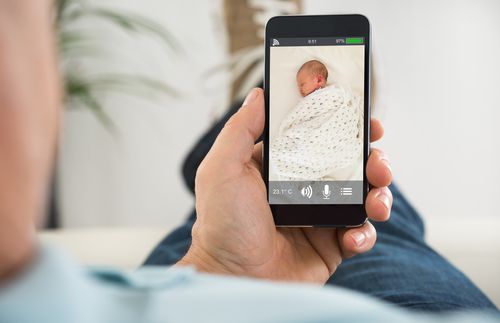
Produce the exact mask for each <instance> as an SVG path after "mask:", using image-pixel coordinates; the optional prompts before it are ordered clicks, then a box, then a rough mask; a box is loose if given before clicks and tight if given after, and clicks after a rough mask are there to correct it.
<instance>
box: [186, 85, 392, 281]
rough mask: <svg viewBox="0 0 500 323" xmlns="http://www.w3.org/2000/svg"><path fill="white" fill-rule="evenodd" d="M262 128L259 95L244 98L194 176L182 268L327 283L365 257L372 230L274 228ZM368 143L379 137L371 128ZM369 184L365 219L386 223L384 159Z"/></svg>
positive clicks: (371, 168) (373, 163) (371, 166)
mask: <svg viewBox="0 0 500 323" xmlns="http://www.w3.org/2000/svg"><path fill="white" fill-rule="evenodd" d="M263 128H264V99H263V93H262V90H261V89H254V90H252V92H251V93H250V94H249V95H248V97H247V99H246V100H245V102H244V103H243V106H242V107H241V109H240V110H239V111H238V112H237V113H236V114H235V115H234V116H233V117H232V118H231V119H230V120H229V121H228V122H227V123H226V125H225V127H224V129H223V130H222V131H221V133H220V134H219V136H218V137H217V140H216V141H215V143H214V145H213V146H212V149H211V150H210V152H209V153H208V154H207V156H206V157H205V159H204V160H203V162H202V163H201V165H200V167H199V168H198V171H197V176H196V185H195V191H196V211H197V215H198V217H197V220H196V222H195V224H194V226H193V231H192V236H193V240H192V245H191V248H190V249H189V251H188V253H187V254H186V256H185V257H184V258H183V259H182V260H181V261H180V262H179V263H178V264H179V265H185V264H193V265H195V266H196V267H197V268H198V269H199V270H202V271H207V272H213V273H226V274H233V275H243V276H252V277H258V278H266V279H276V280H291V281H310V282H318V283H325V282H326V281H327V279H328V278H329V277H330V276H331V275H332V274H333V273H334V272H335V270H336V269H337V267H338V266H339V265H340V263H341V262H342V259H343V258H348V257H351V256H353V255H355V254H358V253H362V252H366V251H368V250H370V249H371V248H372V247H373V245H374V244H375V240H376V232H375V228H374V227H373V226H372V225H371V224H370V222H366V223H365V224H364V225H363V226H361V227H359V228H351V229H335V228H276V227H275V225H274V222H273V217H272V214H271V210H270V208H269V204H268V202H267V198H266V187H265V184H264V181H263V180H262V176H261V173H260V170H261V162H262V160H261V159H262V157H261V156H262V144H261V143H259V144H257V145H255V146H254V142H255V140H256V139H257V138H258V137H259V136H260V135H261V133H262V131H263ZM371 129H372V130H371V131H372V133H371V140H372V141H375V140H378V139H380V138H381V137H382V134H383V130H382V126H381V125H380V123H379V122H378V121H376V120H372V121H371ZM366 172H367V177H368V180H369V182H370V184H371V185H372V186H373V188H372V189H371V190H370V192H369V194H368V197H367V200H366V212H367V214H368V216H369V218H370V219H373V220H375V221H386V220H387V219H388V218H389V214H390V209H391V205H392V195H391V192H390V190H389V189H388V188H387V186H388V185H389V184H390V182H391V180H392V174H391V168H390V165H389V163H388V160H387V158H386V157H385V155H384V154H383V153H382V152H381V151H379V150H375V149H374V150H372V153H371V154H370V157H369V159H368V164H367V169H366Z"/></svg>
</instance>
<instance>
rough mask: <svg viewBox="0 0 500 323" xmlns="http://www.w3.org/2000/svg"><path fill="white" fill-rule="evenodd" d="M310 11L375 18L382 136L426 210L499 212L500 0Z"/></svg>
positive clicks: (400, 175)
mask: <svg viewBox="0 0 500 323" xmlns="http://www.w3.org/2000/svg"><path fill="white" fill-rule="evenodd" d="M305 11H306V12H307V13H330V12H331V13H333V12H344V13H353V12H354V13H362V14H365V15H366V16H368V18H369V19H370V21H371V24H372V34H373V42H372V43H373V53H374V61H375V67H376V74H377V75H378V80H377V81H378V83H377V86H378V87H379V91H378V92H377V94H378V95H379V100H377V103H376V107H375V111H374V115H375V116H378V117H380V118H382V120H383V122H384V125H385V128H386V135H385V137H384V139H383V140H382V141H381V143H380V144H377V145H378V146H379V147H382V148H383V149H385V150H386V151H387V153H388V154H389V156H390V157H391V160H392V166H393V172H394V177H395V180H396V182H397V183H399V184H400V187H401V188H402V189H403V190H404V191H405V192H406V193H407V196H408V197H409V198H410V200H411V201H412V202H413V203H414V204H415V206H416V207H417V208H418V209H419V210H420V211H421V212H422V214H423V216H424V217H435V216H439V217H441V216H448V217H467V218H470V217H475V218H477V217H487V216H499V214H500V210H499V209H498V203H497V200H498V196H499V194H500V189H499V186H498V183H499V182H500V170H499V169H500V168H499V165H500V144H499V142H498V141H499V139H500V127H499V126H498V123H499V121H500V91H499V89H498V87H499V86H500V60H499V57H500V36H499V31H500V2H499V1H496V0H477V1H472V0H470V1H465V0H461V1H455V0H444V1H431V0H419V1H416V0H412V1H398V0H384V1H370V0H351V1H340V0H333V1H312V0H311V1H306V8H305ZM478 221H480V220H478ZM456 238H457V239H458V238H460V237H456Z"/></svg>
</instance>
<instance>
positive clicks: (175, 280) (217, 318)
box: [0, 247, 500, 323]
mask: <svg viewBox="0 0 500 323" xmlns="http://www.w3.org/2000/svg"><path fill="white" fill-rule="evenodd" d="M423 321H426V322H440V323H443V322H478V323H479V322H500V317H499V316H498V315H495V314H491V313H490V314H487V313H455V314H452V315H447V316H430V315H424V314H416V313H413V312H408V311H405V310H403V309H400V308H397V307H395V306H393V305H390V304H387V303H383V302H381V301H378V300H376V299H373V298H370V297H367V296H364V295H362V294H359V293H356V292H353V291H349V290H345V289H341V288H334V287H321V286H317V285H310V284H298V283H276V282H271V281H264V280H255V279H248V278H237V277H228V276H220V275H209V274H203V273H198V272H196V271H195V269H194V268H189V267H183V268H177V267H171V268H168V267H145V268H140V269H138V270H136V271H133V272H127V271H120V270H114V269H106V268H100V269H98V268H94V269H92V270H88V269H84V268H82V267H81V266H79V265H78V264H76V263H75V262H73V261H72V260H71V259H70V258H69V257H67V256H66V255H65V254H64V253H62V252H60V251H58V250H56V249H53V248H49V247H42V248H40V252H39V255H38V257H37V259H36V260H35V261H34V263H33V264H32V266H31V267H30V268H28V269H27V270H26V271H25V272H24V273H21V274H20V275H19V276H18V277H17V278H16V279H15V280H14V281H11V282H9V283H6V284H4V285H3V286H1V288H0V322H1V323H10V322H15V323H24V322H51V323H57V322H65V323H68V322H72V323H79V322H82V323H83V322H85V323H89V322H91V323H100V322H106V323H110V322H120V323H127V322H217V323H224V322H231V323H233V322H423Z"/></svg>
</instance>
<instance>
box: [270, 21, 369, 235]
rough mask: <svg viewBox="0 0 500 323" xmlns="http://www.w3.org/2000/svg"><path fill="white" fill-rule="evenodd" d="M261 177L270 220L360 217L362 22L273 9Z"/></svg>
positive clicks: (365, 57) (363, 184)
mask: <svg viewBox="0 0 500 323" xmlns="http://www.w3.org/2000/svg"><path fill="white" fill-rule="evenodd" d="M265 44H266V45H265V51H266V53H265V77H264V93H265V106H266V124H265V129H264V149H263V169H262V170H263V176H264V180H265V182H266V185H267V194H268V196H267V197H268V201H269V204H270V206H271V210H272V213H273V217H274V222H275V224H276V226H299V227H355V226H360V225H362V224H363V223H365V221H366V219H367V216H366V211H365V200H366V196H367V194H368V189H369V186H368V182H367V179H366V162H367V159H368V154H369V149H370V147H369V136H370V23H369V21H368V19H367V18H366V17H365V16H362V15H317V16H306V15H303V16H278V17H273V18H271V19H270V20H269V21H268V23H267V25H266V37H265Z"/></svg>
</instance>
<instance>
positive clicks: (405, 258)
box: [145, 102, 497, 311]
mask: <svg viewBox="0 0 500 323" xmlns="http://www.w3.org/2000/svg"><path fill="white" fill-rule="evenodd" d="M240 104H241V102H236V103H235V104H234V105H233V106H232V107H231V109H230V110H229V111H228V113H227V114H226V115H225V116H224V117H223V118H221V120H219V122H218V123H216V124H215V125H214V126H213V127H212V128H211V129H210V130H209V131H208V132H207V133H206V134H205V135H204V136H203V137H202V138H201V139H200V141H199V142H198V143H197V144H196V145H195V147H194V149H193V150H192V151H191V152H190V154H189V155H188V157H187V158H186V160H185V162H184V165H183V175H184V179H185V182H186V185H187V186H188V188H190V189H191V190H192V191H193V192H194V177H195V173H196V169H197V168H198V165H199V163H200V162H201V160H202V159H203V158H204V156H205V155H206V153H207V152H208V150H209V149H210V147H211V146H212V143H213V142H214V140H215V137H216V136H217V134H218V133H219V132H220V130H221V129H222V127H223V125H224V124H225V122H226V121H227V120H228V119H229V117H230V116H231V115H232V114H233V113H234V112H235V111H236V110H237V108H238V107H239V106H240ZM390 189H391V191H392V194H393V197H394V200H393V207H392V212H391V219H390V220H389V221H387V222H382V223H374V226H375V228H376V229H377V235H378V238H377V243H376V244H375V247H374V248H373V249H372V250H371V251H369V252H367V253H365V254H362V255H358V256H356V257H353V258H351V259H347V260H344V261H343V262H342V264H341V265H340V266H339V268H338V269H337V271H336V272H335V273H334V275H333V276H332V277H331V278H330V279H329V280H328V282H327V284H330V285H334V286H341V287H344V288H349V289H353V290H356V291H359V292H362V293H365V294H369V295H371V296H374V297H377V298H379V299H382V300H385V301H387V302H391V303H393V304H396V305H398V306H402V307H405V308H410V309H414V310H420V311H447V310H459V309H460V310H465V309H485V310H493V311H497V309H496V307H495V305H493V303H492V302H491V301H490V300H489V299H488V298H487V297H486V296H485V295H484V294H483V293H482V292H481V291H480V290H479V289H478V288H477V287H476V286H475V285H474V284H473V283H472V282H471V281H470V280H469V279H468V278H467V277H466V276H465V275H464V274H463V273H462V272H460V271H459V270H458V269H457V268H455V267H454V266H453V265H452V264H450V263H449V262H448V261H447V260H446V259H444V258H443V257H442V256H441V255H439V254H438V253H437V252H436V251H434V250H433V249H432V248H431V247H429V246H428V245H427V244H426V242H425V240H424V224H423V222H422V218H421V217H420V216H419V214H418V213H417V212H416V211H415V209H414V208H413V207H412V206H411V205H410V203H409V202H408V201H407V200H406V199H405V197H404V196H403V194H402V193H401V192H400V190H399V189H398V187H397V186H396V185H395V184H393V185H391V187H390ZM195 220H196V213H195V211H193V212H192V213H191V215H190V216H189V217H188V219H187V220H186V222H185V223H184V224H183V225H181V226H180V227H178V228H177V229H175V230H174V231H173V232H171V233H170V234H168V235H167V237H165V238H164V239H163V241H161V242H160V244H159V245H158V246H157V247H156V248H155V249H154V250H153V252H152V253H151V254H150V255H149V257H148V258H147V260H146V262H145V264H146V265H171V264H174V263H176V262H177V261H179V260H180V259H181V258H182V257H183V256H184V255H185V254H186V252H187V250H188V249H189V246H190V245H191V227H192V225H193V223H194V221H195Z"/></svg>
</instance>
